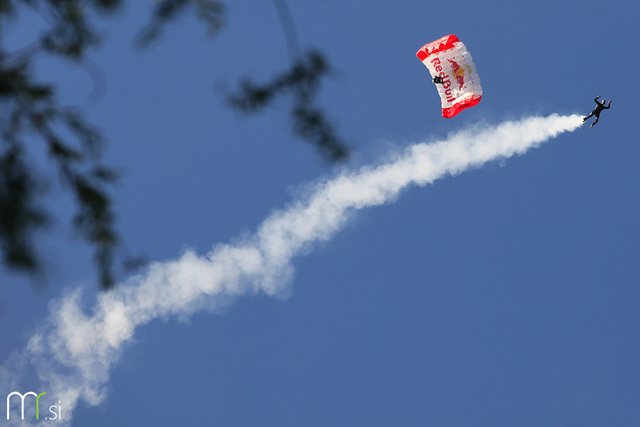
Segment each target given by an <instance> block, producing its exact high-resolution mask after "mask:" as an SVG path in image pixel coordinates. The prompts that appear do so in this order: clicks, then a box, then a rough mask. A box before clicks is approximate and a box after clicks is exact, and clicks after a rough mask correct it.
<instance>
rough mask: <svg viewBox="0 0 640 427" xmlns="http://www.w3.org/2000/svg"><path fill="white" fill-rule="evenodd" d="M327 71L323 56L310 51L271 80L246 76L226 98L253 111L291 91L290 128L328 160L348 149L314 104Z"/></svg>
mask: <svg viewBox="0 0 640 427" xmlns="http://www.w3.org/2000/svg"><path fill="white" fill-rule="evenodd" d="M329 71H330V67H329V64H328V63H327V61H326V60H325V58H324V56H323V55H322V54H321V53H320V52H317V51H309V52H307V53H306V55H305V56H304V57H302V59H300V60H298V61H295V62H294V64H293V66H292V67H291V69H290V70H288V71H287V72H285V73H282V74H279V75H277V76H275V77H274V78H273V79H272V80H271V81H270V82H268V83H265V84H262V85H256V84H254V83H252V82H251V81H250V80H247V79H245V80H244V81H242V82H241V85H240V91H239V93H238V94H236V95H233V96H231V97H230V98H229V102H230V103H231V105H232V106H233V107H234V108H236V109H237V110H240V111H243V112H255V111H259V110H260V109H262V108H264V107H265V106H267V105H268V104H269V103H270V102H272V101H273V100H274V99H275V98H277V97H278V96H283V95H291V97H292V99H293V102H292V108H291V117H292V119H293V130H294V132H295V133H296V134H298V135H299V136H301V137H302V138H304V139H306V140H308V141H310V142H311V143H313V144H315V145H316V146H317V147H318V148H319V149H320V151H321V152H322V154H324V155H325V156H327V157H328V158H329V159H331V160H334V161H335V160H343V159H345V158H346V157H347V154H348V150H347V148H346V146H345V144H344V143H343V142H342V141H341V139H340V138H339V137H338V135H337V134H336V132H335V130H334V129H333V126H331V124H330V123H329V121H328V120H327V118H326V117H325V114H324V112H323V111H322V110H321V109H319V108H318V107H316V106H315V104H314V102H315V96H316V94H317V92H318V89H319V88H320V83H321V81H322V78H323V77H325V76H326V75H327V74H328V73H329Z"/></svg>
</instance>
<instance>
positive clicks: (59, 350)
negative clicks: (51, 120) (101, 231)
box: [2, 115, 582, 423]
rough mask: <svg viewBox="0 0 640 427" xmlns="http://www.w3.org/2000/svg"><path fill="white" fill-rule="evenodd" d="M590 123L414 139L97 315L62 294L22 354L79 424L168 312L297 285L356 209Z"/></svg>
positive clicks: (567, 121) (109, 302)
mask: <svg viewBox="0 0 640 427" xmlns="http://www.w3.org/2000/svg"><path fill="white" fill-rule="evenodd" d="M580 125H582V116H578V115H572V116H559V115H551V116H549V117H531V118H526V119H523V120H520V121H513V122H505V123H502V124H499V125H497V126H495V127H492V128H489V129H484V130H477V129H476V130H468V131H463V132H459V133H457V134H454V135H452V136H450V137H449V138H448V139H446V140H444V141H440V142H435V143H431V144H416V145H413V146H411V147H409V148H408V149H407V150H406V151H405V153H404V154H401V155H399V156H398V157H397V158H396V159H395V160H393V161H391V162H390V163H386V164H383V165H380V166H377V167H374V168H367V167H364V168H361V169H360V170H358V171H355V172H350V173H343V174H341V175H339V176H337V177H336V178H333V179H330V180H326V181H324V182H321V183H319V184H317V185H316V186H315V188H314V192H313V193H312V194H311V195H310V196H309V197H308V198H306V199H304V200H299V201H297V202H294V203H293V204H291V205H290V206H288V207H287V208H285V209H283V210H280V211H276V212H274V213H272V214H271V215H270V216H269V217H268V218H267V219H266V220H265V221H264V222H263V223H262V224H261V225H260V226H259V228H258V230H257V232H256V233H255V234H254V235H252V236H250V237H248V238H245V239H243V240H241V241H240V242H238V243H234V244H220V245H217V246H216V247H214V249H213V250H212V251H211V252H210V253H208V254H207V255H206V256H198V255H196V254H195V253H193V252H186V253H185V254H184V255H182V257H181V258H179V259H177V260H175V261H169V262H163V263H155V264H153V265H151V266H150V267H149V269H148V271H147V272H146V273H145V274H144V275H141V276H136V277H132V278H130V279H129V280H127V281H126V282H125V283H123V284H121V285H120V286H119V287H117V288H116V289H115V290H113V291H111V292H108V293H104V294H101V295H99V296H98V298H97V302H96V304H95V306H94V308H93V310H92V311H91V313H89V314H87V313H85V312H84V311H83V310H82V308H81V303H80V293H79V291H76V292H75V293H72V294H70V295H67V296H65V297H63V298H61V299H59V300H56V301H54V302H53V303H52V304H51V307H50V310H51V313H50V316H49V318H48V319H47V320H46V324H45V325H44V326H43V327H42V328H40V330H38V331H37V333H36V334H35V335H34V336H33V337H32V338H31V340H30V341H29V343H28V346H27V348H26V349H25V350H24V351H23V354H22V356H23V358H26V359H28V360H29V365H30V368H29V369H31V370H32V371H35V372H36V373H37V376H38V378H39V381H40V390H46V391H47V392H48V394H49V395H50V396H55V399H56V400H58V401H61V402H64V408H65V415H66V416H65V417H64V418H65V419H66V423H69V422H70V419H71V412H72V411H73V409H74V408H75V407H76V405H77V404H78V402H79V401H80V400H81V399H82V400H84V401H85V402H86V403H88V404H90V405H98V404H100V403H101V402H102V401H103V400H104V398H105V386H106V384H107V382H108V380H109V375H110V370H111V367H112V366H113V364H114V363H115V362H116V361H117V360H118V358H119V356H120V353H121V349H122V347H123V344H125V343H127V342H128V341H130V340H131V339H132V337H133V334H134V332H135V329H136V328H137V327H138V326H140V325H143V324H145V323H147V322H149V321H151V320H153V319H156V318H158V317H167V316H171V315H176V316H178V317H188V316H189V315H191V314H192V313H194V312H196V311H198V310H202V309H207V310H213V311H215V310H216V309H217V308H219V307H220V306H222V305H224V304H226V303H228V302H229V301H230V300H232V299H233V298H235V297H237V296H240V295H246V294H252V293H256V292H259V291H262V292H265V293H267V294H269V295H274V294H278V293H279V292H281V291H283V290H284V289H286V286H287V284H288V279H289V278H290V276H291V273H292V267H291V260H292V258H293V257H294V256H295V255H299V254H300V253H301V250H303V249H304V248H305V247H307V246H308V245H310V244H312V243H314V242H317V241H321V240H326V239H329V238H330V237H331V236H332V235H333V234H334V233H335V232H337V231H338V230H339V229H340V228H341V227H342V225H343V224H344V222H345V221H346V219H347V217H348V214H349V213H350V212H352V211H354V210H357V209H361V208H364V207H367V206H375V205H381V204H384V203H388V202H390V201H393V200H394V198H395V197H396V196H397V195H398V193H399V192H400V191H401V190H402V189H404V188H406V187H407V186H409V185H413V184H415V185H420V186H423V185H425V184H428V183H432V182H433V181H434V180H436V179H438V178H441V177H443V176H445V175H447V174H449V175H455V174H458V173H461V172H463V171H465V170H467V169H469V168H472V167H478V166H480V165H482V164H483V163H485V162H488V161H492V160H496V159H504V158H508V157H511V156H513V155H516V154H523V153H524V152H525V151H527V150H528V149H529V148H532V147H536V146H538V145H540V144H541V143H543V142H545V141H547V140H549V139H550V138H553V137H555V136H557V135H558V134H560V133H562V132H567V131H573V130H575V129H576V128H578V127H579V126H580ZM5 366H7V365H5ZM5 376H7V374H6V373H5ZM9 380H10V379H7V380H6V381H9ZM14 380H15V378H14ZM6 381H4V380H3V381H2V383H4V384H7V382H6ZM30 387H33V384H31V385H30Z"/></svg>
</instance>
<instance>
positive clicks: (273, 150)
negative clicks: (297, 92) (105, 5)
mask: <svg viewBox="0 0 640 427" xmlns="http://www.w3.org/2000/svg"><path fill="white" fill-rule="evenodd" d="M241 3H242V4H238V5H236V4H232V5H231V4H230V5H229V7H228V11H227V12H228V15H227V17H228V22H227V25H226V27H225V28H224V29H223V30H222V32H221V33H220V34H219V35H218V37H216V38H215V39H211V38H207V37H206V32H205V30H204V28H203V26H202V25H200V24H199V23H198V22H197V21H196V20H195V19H191V17H189V19H186V17H185V18H183V19H181V20H179V21H178V22H176V23H174V24H172V25H170V26H169V27H168V28H167V31H166V33H165V36H164V37H163V38H162V39H161V41H160V43H158V44H156V45H154V46H152V47H151V48H149V49H148V50H146V51H143V52H140V51H138V50H136V49H134V48H133V46H132V40H133V39H134V37H135V35H136V34H137V32H138V31H139V29H140V28H141V27H142V26H143V25H144V23H145V22H146V19H147V17H148V14H149V10H150V7H151V2H143V1H141V2H136V4H135V5H133V4H130V5H127V7H126V8H125V9H124V10H123V11H122V12H121V13H120V14H119V15H118V16H117V17H116V18H113V19H105V20H104V21H101V28H103V29H104V33H105V35H106V42H105V44H104V45H103V47H102V48H101V49H100V50H99V51H98V52H96V53H95V54H93V55H92V59H93V61H95V62H96V63H97V64H98V65H99V67H100V69H101V70H102V72H103V73H104V75H105V77H106V79H107V86H106V92H105V93H104V95H103V96H102V98H100V100H99V101H98V102H96V103H92V102H89V101H88V100H87V99H88V97H89V95H90V94H91V92H92V89H93V87H94V85H93V82H92V80H91V77H90V76H89V75H88V74H87V73H86V72H84V71H82V70H77V69H76V68H75V67H69V66H67V65H64V64H59V63H53V62H50V61H41V62H40V63H39V66H40V68H41V70H42V71H43V72H45V71H46V72H47V73H48V74H47V76H53V77H54V78H55V80H56V81H57V82H58V84H59V88H60V91H61V92H60V93H61V98H62V100H64V102H66V103H69V104H72V105H79V106H82V107H84V108H85V109H86V111H87V113H88V116H89V118H90V119H91V120H92V121H93V122H94V123H96V124H97V125H99V126H100V127H101V128H102V129H103V131H104V133H105V135H106V136H107V138H108V140H109V145H108V149H107V158H108V160H109V161H110V162H111V164H113V165H116V166H118V167H120V168H122V171H123V178H122V180H121V182H120V183H119V184H118V185H117V187H116V188H115V191H114V197H115V199H116V200H117V211H118V217H119V227H120V231H121V233H122V235H123V239H124V245H125V246H124V247H125V248H126V251H127V253H130V254H132V255H144V256H145V257H146V258H147V259H149V260H151V261H159V262H162V261H168V260H173V259H176V258H178V257H179V256H180V255H181V254H182V253H183V252H184V251H185V250H187V249H191V250H193V251H195V252H196V253H198V254H205V253H207V252H208V251H209V250H210V249H211V248H212V247H213V246H214V245H216V244H218V243H227V242H235V241H237V240H238V238H240V237H241V236H246V235H248V234H251V233H253V232H254V231H255V230H256V229H257V228H258V227H259V225H260V224H261V222H262V221H263V220H264V219H265V218H267V217H268V216H269V215H270V213H271V212H272V211H273V210H274V209H281V208H283V207H284V206H286V205H287V204H288V203H290V202H291V201H294V200H296V199H297V198H298V197H299V196H300V194H304V193H305V192H306V191H307V190H308V189H309V187H310V186H312V185H313V183H314V182H316V181H317V180H319V179H323V178H330V177H332V176H334V175H335V174H337V173H338V170H339V169H337V168H335V167H333V166H332V165H330V164H328V163H326V162H325V161H323V160H322V158H321V156H319V155H318V153H317V152H316V151H315V149H314V147H312V146H310V145H308V144H307V143H305V142H304V141H301V140H299V139H297V138H295V137H294V136H292V134H291V132H290V123H289V120H288V116H287V114H288V104H287V102H286V101H284V100H283V101H282V102H279V103H277V104H276V105H275V106H274V107H272V108H270V109H269V110H267V111H266V112H265V113H263V114H260V115H257V116H239V115H237V114H235V113H234V112H232V111H230V110H229V109H228V107H227V106H226V104H225V100H224V97H223V95H222V94H223V93H224V91H225V90H226V91H231V90H232V89H233V88H235V87H236V83H237V79H238V78H239V77H242V76H250V77H252V78H254V79H256V80H258V81H265V80H267V79H269V78H270V77H271V76H272V75H273V74H274V73H276V72H278V71H280V70H283V69H285V68H286V67H287V66H288V64H289V62H288V61H289V57H288V54H287V50H286V43H285V39H284V36H283V32H282V28H281V26H280V22H279V21H278V17H277V14H276V10H275V8H274V6H273V4H272V2H257V1H255V2H241ZM504 3H505V2H490V1H487V2H463V1H459V2H456V3H451V2H446V3H442V2H414V1H409V2H402V4H399V3H398V2H392V1H376V2H372V3H371V4H368V5H367V6H366V7H363V3H362V2H355V1H343V2H337V1H329V0H327V1H302V2H296V3H294V2H291V4H290V7H291V11H292V13H293V16H294V18H295V21H296V25H297V29H298V33H299V37H300V41H301V44H302V46H303V47H316V48H318V49H321V50H322V51H323V52H324V53H325V54H326V55H327V57H328V59H329V60H330V61H331V63H332V64H333V65H334V67H335V69H336V72H335V74H334V76H335V77H334V78H333V79H330V80H329V81H327V82H326V84H325V85H324V86H323V89H322V91H321V96H320V99H319V101H320V103H321V105H322V106H323V107H325V108H326V109H327V111H328V113H329V115H330V117H331V118H332V120H333V122H334V123H335V124H336V125H337V126H338V129H339V130H340V132H341V134H342V135H343V136H344V137H345V139H346V140H347V141H348V142H349V144H350V147H351V148H352V149H353V153H354V155H353V159H352V160H351V161H350V163H348V164H346V165H345V167H346V168H354V167H356V166H359V165H362V164H368V163H371V162H372V163H378V162H379V161H380V159H384V158H387V157H388V156H389V154H388V153H389V152H390V151H401V150H402V149H404V148H405V147H407V146H409V145H411V144H414V143H418V142H430V141H434V140H437V139H443V138H446V137H447V135H448V134H449V133H451V132H455V131H459V130H462V129H466V128H470V127H474V126H479V127H483V126H486V125H493V124H498V123H500V122H503V121H505V120H514V119H521V118H523V117H527V116H532V115H544V116H546V115H549V114H552V113H559V114H573V113H577V114H585V115H586V114H587V113H588V112H589V111H591V109H592V108H593V106H594V103H593V98H594V97H595V96H596V95H602V96H603V97H607V98H609V99H612V100H613V104H612V108H611V110H609V111H606V112H604V113H603V114H602V116H601V120H600V123H598V125H597V126H596V127H594V128H593V129H589V128H588V127H587V126H584V127H582V128H580V129H577V130H576V131H575V132H572V133H567V134H563V135H560V136H559V137H558V138H556V139H554V140H552V141H550V142H549V143H546V144H544V145H543V146H542V147H540V148H538V149H535V150H532V151H530V152H528V153H527V154H526V155H524V156H521V157H520V156H519V157H514V158H511V159H508V160H505V161H497V162H491V163H489V164H487V165H485V166H483V167H482V168H479V169H475V170H471V171H469V172H466V173H464V174H461V175H459V176H455V177H449V178H446V179H443V180H439V181H437V182H436V183H435V184H433V185H428V186H426V187H421V188H418V187H411V188H409V189H407V190H405V191H403V192H402V194H401V195H400V196H399V197H398V198H397V200H395V201H394V202H393V203H389V204H386V205H384V206H380V207H375V208H367V209H364V210H361V211H359V212H357V213H356V214H355V215H354V216H353V217H352V218H351V219H350V221H349V222H348V223H347V225H346V226H345V227H344V228H343V229H342V231H340V232H339V233H337V234H336V235H335V236H333V238H331V239H330V240H329V241H326V242H322V243H319V244H315V245H313V246H311V247H310V248H308V250H306V251H305V252H304V254H303V255H302V256H298V257H295V258H294V260H293V266H294V267H295V275H294V276H293V278H292V279H291V281H290V282H289V285H288V288H287V289H288V292H285V293H284V294H283V295H280V297H276V298H273V297H271V296H267V295H265V294H264V293H258V294H257V295H253V296H242V297H239V298H238V299H236V300H235V301H233V302H232V304H229V305H228V306H227V307H225V309H224V310H222V312H217V313H210V312H208V311H206V310H204V311H200V312H198V313H196V314H194V315H192V316H190V317H188V318H187V319H181V320H180V319H178V318H176V317H175V316H166V318H162V319H157V320H153V321H151V322H150V323H148V324H146V325H143V326H141V327H140V328H138V329H137V330H136V331H135V336H134V337H133V340H132V341H131V342H130V343H127V344H126V345H124V347H123V350H122V354H121V357H120V358H119V360H118V362H117V363H116V364H115V366H114V367H113V369H112V370H111V371H110V374H111V377H110V380H109V381H108V383H107V392H108V396H107V397H106V399H105V400H104V401H103V402H102V403H101V404H100V405H98V406H96V407H91V406H88V405H86V404H84V403H80V405H79V407H78V408H77V409H76V410H75V411H74V425H78V426H83V425H94V426H102V425H105V426H106V425H123V426H128V425H131V426H134V425H136V426H137V425H141V424H144V425H224V426H228V425H234V426H236V425H237V426H250V425H281V426H283V425H291V426H298V425H317V426H325V425H345V426H346V425H380V426H383V425H407V426H413V425H420V426H423V425H429V426H431V425H433V426H438V425H455V426H457V425H479V426H485V425H486V426H496V425H501V426H502V425H504V426H511V425H531V426H539V425H563V426H566V425H576V426H577V425H580V426H583V425H634V424H637V423H638V422H640V409H639V407H638V405H637V399H638V396H639V395H640V368H639V367H638V363H637V361H638V359H639V357H640V345H639V344H638V332H637V325H638V324H640V322H639V320H640V314H639V313H640V311H639V310H638V304H639V303H640V290H638V286H637V285H638V283H639V279H640V274H639V273H638V269H637V260H638V256H639V255H640V248H639V245H638V242H639V237H640V230H639V227H638V225H637V218H638V216H639V214H640V200H639V193H638V190H637V183H638V182H640V180H639V178H640V173H639V172H638V167H637V159H638V158H639V157H640V156H639V154H640V147H639V146H638V138H637V132H634V131H633V125H634V123H635V122H634V121H635V120H636V113H637V111H638V109H637V105H636V104H635V100H636V98H637V96H638V95H639V94H640V91H639V83H638V79H637V78H635V77H634V74H633V72H634V71H633V70H635V69H636V68H637V67H638V66H639V65H640V58H639V55H638V54H637V52H636V51H635V50H634V49H633V47H634V46H636V45H637V44H638V42H639V41H640V36H639V33H638V31H637V28H636V27H637V22H638V19H639V18H640V6H639V5H638V4H636V3H634V2H630V1H627V2H617V1H613V2H609V3H607V4H605V3H604V2H595V1H594V2H577V1H565V2H563V3H562V4H557V3H556V2H550V1H549V2H547V1H542V2H536V3H533V2H532V3H530V4H524V3H521V2H511V3H509V4H507V5H505V4H504ZM38 25H39V24H38V21H37V19H36V20H26V21H24V22H22V23H21V25H17V24H15V25H14V26H13V27H12V28H11V31H12V32H11V33H10V34H11V37H10V38H9V39H7V40H6V41H5V43H10V42H14V43H17V44H20V43H23V42H26V41H27V40H29V35H30V34H32V33H33V31H34V30H36V29H37V26H38ZM452 33H453V34H456V35H458V37H460V39H461V40H462V41H463V42H464V43H465V44H466V46H467V47H468V48H469V50H470V51H471V53H472V55H473V57H474V60H475V62H476V65H477V67H478V73H479V74H480V77H481V78H482V85H483V90H484V96H483V100H482V102H481V103H480V104H479V105H478V106H477V107H474V108H472V109H470V110H465V111H463V112H462V113H461V114H460V115H458V116H457V117H455V118H453V119H449V120H447V119H443V118H442V117H441V116H440V102H439V99H438V97H437V94H436V90H435V88H434V87H433V84H432V83H431V82H430V76H429V74H428V71H427V70H426V68H425V67H424V66H423V65H422V64H421V63H420V61H419V60H418V59H417V58H416V56H415V53H416V51H417V50H418V49H419V48H420V47H421V46H422V45H423V44H425V43H427V42H429V41H432V40H435V39H437V38H439V37H441V36H443V35H446V34H452ZM56 194H58V195H59V194H60V193H59V192H57V193H56V192H55V191H54V194H53V195H52V196H51V197H50V198H49V199H48V201H49V202H50V206H51V207H52V209H54V210H55V211H56V213H57V214H58V215H59V218H60V220H59V221H57V224H56V227H55V228H54V229H53V230H52V231H51V232H50V233H48V234H46V235H43V236H42V239H41V241H40V250H41V254H42V256H43V258H44V261H45V263H46V265H47V268H48V281H47V283H46V287H45V288H43V289H38V288H37V287H35V286H33V285H32V283H31V282H30V281H29V280H28V279H25V278H23V277H20V276H17V275H15V274H12V273H10V272H7V271H6V270H1V271H0V273H1V276H0V277H1V279H0V280H1V283H2V287H3V298H2V300H1V301H0V343H1V345H0V360H8V358H9V357H10V355H11V354H15V352H16V351H20V350H21V349H22V348H24V347H25V346H26V344H27V342H28V340H29V338H30V337H31V336H32V335H33V333H34V331H35V330H36V329H37V328H38V327H39V325H41V324H42V323H43V322H44V321H45V319H46V318H47V316H48V304H49V302H50V301H51V300H52V299H54V298H58V297H60V296H62V295H65V294H68V293H69V292H71V290H73V289H76V288H78V287H80V288H84V289H85V290H84V293H83V300H84V301H85V307H86V309H87V310H89V309H90V308H91V307H92V306H93V304H94V301H95V293H96V285H95V283H94V281H95V276H94V270H93V266H92V263H91V254H90V251H89V248H87V247H86V246H85V245H83V244H82V243H80V242H78V241H74V240H73V239H70V238H69V231H68V229H67V228H66V226H65V223H64V218H66V217H67V216H68V214H69V212H70V210H71V209H72V206H71V203H70V202H69V201H65V200H59V199H58V198H56V197H55V195H56ZM6 366H11V365H10V364H8V363H7V365H6ZM32 374H33V373H32V372H28V373H27V374H26V375H27V376H29V375H32ZM8 391H9V390H3V389H0V396H2V398H4V396H5V395H6V393H7V392H8ZM62 406H63V410H64V402H63V403H62ZM0 413H2V414H3V412H0Z"/></svg>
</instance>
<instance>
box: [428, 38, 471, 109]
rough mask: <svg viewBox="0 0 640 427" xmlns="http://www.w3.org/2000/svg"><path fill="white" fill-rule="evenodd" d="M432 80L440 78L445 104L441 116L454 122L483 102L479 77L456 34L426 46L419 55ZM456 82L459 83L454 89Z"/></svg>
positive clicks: (441, 98)
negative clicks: (463, 111)
mask: <svg viewBox="0 0 640 427" xmlns="http://www.w3.org/2000/svg"><path fill="white" fill-rule="evenodd" d="M416 55H417V56H418V58H419V59H420V60H421V61H422V63H423V64H424V65H425V66H426V67H427V69H428V70H429V73H431V77H436V76H437V77H441V78H442V80H443V82H442V84H436V88H437V90H438V93H439V94H440V100H441V101H442V116H443V117H445V118H451V117H454V116H455V115H457V114H458V113H460V111H462V110H464V109H465V108H469V107H473V106H474V105H477V104H478V102H480V99H482V86H481V85H480V76H478V72H477V70H476V66H475V64H474V62H473V59H472V57H471V54H470V53H469V51H468V50H467V48H466V46H465V45H464V43H462V42H461V41H460V39H458V37H456V36H455V35H453V34H450V35H448V36H444V37H442V38H440V39H438V40H436V41H433V42H431V43H427V44H425V45H424V46H422V48H421V49H420V50H419V51H418V53H417V54H416ZM453 82H455V83H457V85H454V84H453Z"/></svg>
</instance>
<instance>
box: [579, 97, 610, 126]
mask: <svg viewBox="0 0 640 427" xmlns="http://www.w3.org/2000/svg"><path fill="white" fill-rule="evenodd" d="M599 98H600V95H598V96H596V98H595V99H594V101H595V102H596V108H594V109H593V111H592V112H591V114H589V115H588V116H587V117H585V118H583V119H582V123H584V122H586V121H587V119H588V118H589V117H592V116H596V121H595V122H593V123H591V126H589V129H591V128H592V127H593V125H595V124H596V123H598V120H600V113H601V112H602V110H606V109H608V108H610V107H611V101H609V104H608V105H606V106H605V105H604V104H605V103H606V102H607V98H605V99H604V101H602V102H600V101H598V99H599Z"/></svg>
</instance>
